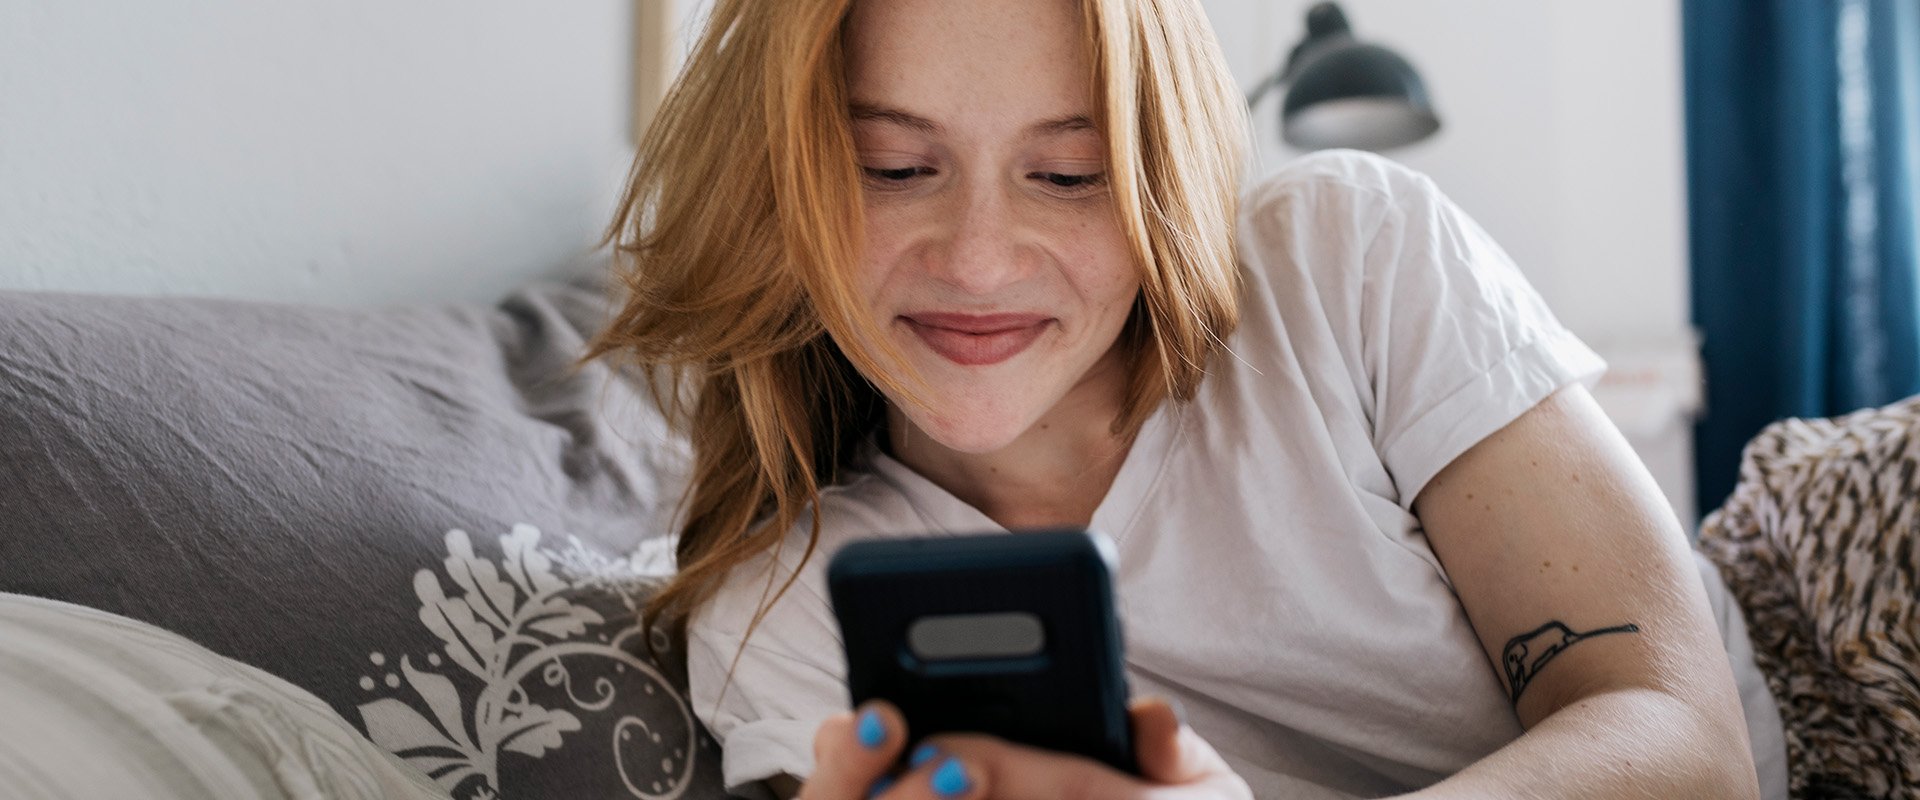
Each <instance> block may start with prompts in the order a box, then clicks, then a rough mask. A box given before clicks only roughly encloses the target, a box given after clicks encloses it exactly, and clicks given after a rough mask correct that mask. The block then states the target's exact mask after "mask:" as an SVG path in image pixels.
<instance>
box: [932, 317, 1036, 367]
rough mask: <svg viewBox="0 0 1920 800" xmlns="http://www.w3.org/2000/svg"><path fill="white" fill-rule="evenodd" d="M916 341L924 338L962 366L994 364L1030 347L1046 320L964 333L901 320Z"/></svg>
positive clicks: (944, 356)
mask: <svg viewBox="0 0 1920 800" xmlns="http://www.w3.org/2000/svg"><path fill="white" fill-rule="evenodd" d="M905 322H906V323H907V327H909V328H912V329H913V332H914V334H915V335H917V336H919V337H920V341H922V342H925V343H926V345H927V347H928V348H930V349H932V350H933V352H935V353H939V354H940V357H941V358H944V359H946V360H948V361H951V362H953V363H955V364H959V365H960V366H963V367H984V366H987V365H989V364H998V363H1000V362H1002V361H1005V360H1007V359H1009V358H1013V357H1014V356H1017V355H1019V354H1020V353H1022V352H1023V351H1025V350H1026V349H1027V348H1029V347H1032V346H1033V343H1034V341H1035V340H1037V339H1039V338H1040V334H1042V333H1045V332H1046V330H1047V323H1046V322H1039V323H1035V324H1033V325H1029V326H1027V327H1024V328H1012V329H1009V330H1004V331H995V332H993V333H967V332H965V331H956V330H953V329H951V328H936V327H933V326H931V325H922V324H920V323H918V322H914V321H913V320H911V319H907V320H905Z"/></svg>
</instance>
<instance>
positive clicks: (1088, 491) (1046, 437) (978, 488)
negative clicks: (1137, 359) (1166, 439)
mask: <svg viewBox="0 0 1920 800" xmlns="http://www.w3.org/2000/svg"><path fill="white" fill-rule="evenodd" d="M1126 380H1127V372H1126V369H1125V366H1124V364H1123V363H1122V360H1121V357H1120V355H1119V350H1118V349H1117V348H1116V349H1115V350H1114V351H1112V352H1109V353H1108V354H1107V355H1106V356H1105V357H1103V358H1102V359H1101V360H1100V362H1099V363H1098V364H1096V365H1095V366H1094V368H1093V369H1092V370H1090V371H1089V372H1088V373H1087V377H1086V378H1085V379H1083V380H1082V381H1081V382H1080V383H1078V384H1076V385H1075V386H1074V387H1073V389H1072V390H1070V391H1068V392H1067V395H1066V396H1065V397H1063V398H1061V400H1060V402H1059V403H1056V404H1055V405H1054V407H1053V408H1051V409H1048V410H1047V412H1046V413H1045V414H1043V415H1041V417H1040V419H1039V420H1037V421H1036V422H1035V423H1034V424H1033V426H1032V427H1029V428H1028V429H1027V431H1026V432H1025V433H1022V434H1021V435H1020V436H1019V438H1016V439H1014V440H1013V442H1011V443H1009V444H1008V445H1007V446H1006V447H1002V448H1000V449H998V450H995V451H992V452H989V453H963V452H959V451H957V450H953V449H951V448H948V447H945V446H943V445H941V444H940V443H939V442H936V441H934V440H933V438H932V437H930V436H927V435H926V434H925V433H923V432H922V431H921V430H920V429H919V428H916V427H914V425H913V423H912V422H911V421H910V420H908V419H907V416H906V415H905V414H903V413H901V412H900V410H899V409H898V408H897V407H894V406H892V405H891V404H889V406H888V408H887V442H888V444H889V446H890V448H891V450H892V451H893V456H894V458H896V459H898V460H899V461H900V462H901V463H903V464H905V465H907V466H909V467H912V468H913V470H914V471H915V472H918V473H920V474H921V475H923V476H925V477H926V478H927V479H928V480H930V481H933V482H934V483H935V484H936V485H938V486H939V487H940V488H942V489H945V490H947V491H948V492H950V493H952V494H953V496H954V497H957V498H959V499H960V500H962V501H964V502H966V503H967V504H968V505H971V506H973V507H974V508H976V509H979V510H980V511H981V513H983V514H986V515H987V517H988V518H989V519H992V520H993V521H994V522H996V523H999V524H1000V525H1001V526H1003V527H1005V528H1007V529H1009V530H1017V529H1022V528H1052V527H1085V526H1087V525H1088V524H1089V523H1090V522H1091V521H1092V520H1093V512H1094V510H1095V509H1097V508H1099V506H1100V501H1102V500H1104V499H1105V498H1106V496H1107V491H1108V490H1109V489H1110V488H1112V486H1113V479H1114V478H1115V476H1117V475H1118V474H1119V472H1120V465H1121V464H1122V463H1123V462H1124V461H1125V460H1126V455H1127V451H1128V449H1129V448H1130V447H1131V446H1132V444H1133V437H1132V434H1131V433H1126V434H1115V433H1114V431H1113V427H1114V421H1115V420H1117V419H1118V418H1119V415H1120V410H1121V407H1122V406H1123V405H1124V403H1125V396H1126Z"/></svg>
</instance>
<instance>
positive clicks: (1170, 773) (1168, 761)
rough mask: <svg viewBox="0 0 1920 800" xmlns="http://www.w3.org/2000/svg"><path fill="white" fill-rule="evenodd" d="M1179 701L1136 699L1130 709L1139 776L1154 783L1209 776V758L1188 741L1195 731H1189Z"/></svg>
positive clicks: (1190, 780)
mask: <svg viewBox="0 0 1920 800" xmlns="http://www.w3.org/2000/svg"><path fill="white" fill-rule="evenodd" d="M1176 703H1177V701H1174V700H1169V699H1167V698H1162V697H1148V698H1142V699H1137V700H1134V701H1133V703H1132V704H1131V705H1130V706H1129V708H1128V709H1127V710H1128V711H1129V712H1130V713H1131V714H1132V715H1133V750H1134V757H1135V758H1137V759H1139V762H1140V775H1141V777H1144V778H1146V779H1147V780H1149V781H1152V782H1154V783H1161V784H1180V783H1192V782H1194V781H1197V780H1200V779H1202V778H1204V777H1206V769H1207V763H1206V760H1205V759H1203V758H1199V757H1198V756H1199V753H1196V752H1194V748H1193V747H1192V746H1191V745H1192V743H1191V742H1189V741H1188V739H1189V738H1192V737H1193V733H1192V732H1191V731H1188V730H1186V723H1185V721H1184V720H1183V719H1182V717H1183V716H1184V715H1183V714H1182V713H1181V712H1180V710H1179V708H1178V707H1177V705H1176Z"/></svg>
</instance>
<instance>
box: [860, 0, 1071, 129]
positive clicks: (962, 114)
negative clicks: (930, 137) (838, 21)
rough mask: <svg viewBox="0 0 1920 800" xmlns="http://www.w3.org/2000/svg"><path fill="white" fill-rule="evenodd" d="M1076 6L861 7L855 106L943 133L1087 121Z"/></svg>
mask: <svg viewBox="0 0 1920 800" xmlns="http://www.w3.org/2000/svg"><path fill="white" fill-rule="evenodd" d="M1084 39H1085V37H1084V36H1083V34H1082V22H1081V18H1080V4H1079V2H1077V0H855V2H854V4H853V11H852V13H851V15H850V16H849V18H848V21H847V30H846V64H847V83H848V88H849V91H850V93H851V94H852V100H853V102H854V103H855V104H856V105H867V106H884V107H889V108H901V109H905V110H908V111H911V112H912V113H914V114H916V115H919V116H924V117H927V118H929V119H932V120H934V121H936V122H939V123H941V124H942V125H943V126H948V125H954V124H961V123H967V122H972V123H977V124H991V123H992V122H994V121H1000V122H1005V123H1008V124H1016V125H1025V124H1028V123H1031V122H1033V121H1035V120H1040V119H1054V118H1059V117H1061V116H1063V115H1070V114H1086V115H1090V113H1091V111H1092V109H1091V108H1090V98H1091V93H1090V91H1089V89H1090V87H1091V84H1092V76H1093V75H1092V69H1091V64H1090V62H1089V60H1088V57H1087V53H1086V49H1087V48H1086V47H1085V44H1084Z"/></svg>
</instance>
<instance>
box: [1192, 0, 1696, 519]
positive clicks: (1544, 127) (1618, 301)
mask: <svg viewBox="0 0 1920 800" xmlns="http://www.w3.org/2000/svg"><path fill="white" fill-rule="evenodd" d="M1203 5H1204V6H1205V7H1206V9H1207V12H1208V14H1209V16H1210V17H1211V19H1212V21H1213V24H1214V29H1215V31H1216V33H1217V35H1218V36H1219V38H1220V41H1221V46H1222V47H1223V48H1224V49H1225V51H1226V54H1227V58H1228V61H1229V62H1230V64H1231V66H1232V68H1233V71H1234V74H1235V76H1236V77H1237V78H1238V79H1239V81H1240V83H1241V85H1242V86H1244V87H1252V86H1254V85H1255V84H1256V83H1257V82H1258V81H1259V80H1260V79H1261V78H1262V77H1264V76H1265V75H1266V74H1268V73H1269V72H1271V71H1272V70H1273V69H1275V68H1277V67H1278V66H1279V65H1280V63H1281V62H1282V61H1283V59H1284V58H1285V55H1286V52H1287V50H1288V49H1289V48H1290V47H1291V46H1292V45H1293V43H1295V42H1296V41H1298V40H1299V38H1300V36H1301V34H1302V32H1303V29H1304V24H1303V19H1304V17H1305V13H1306V9H1307V8H1308V7H1310V6H1311V5H1312V2H1310V0H1203ZM1342 6H1343V7H1344V8H1345V10H1346V12H1347V16H1348V19H1349V21H1351V22H1352V24H1353V27H1354V31H1355V33H1356V35H1357V36H1358V37H1359V38H1360V39H1362V40H1366V41H1374V42H1377V43H1380V44H1385V45H1387V46H1390V47H1392V48H1394V49H1395V50H1397V51H1399V52H1400V53H1401V54H1402V55H1404V56H1406V57H1407V58H1408V59H1409V60H1411V61H1412V62H1413V63H1414V65H1415V67H1416V68H1417V69H1418V70H1419V71H1420V73H1421V75H1422V77H1424V78H1425V80H1426V83H1427V89H1428V91H1429V93H1430V94H1431V95H1432V97H1433V100H1434V103H1435V106H1436V108H1437V109H1438V111H1439V114H1440V116H1441V120H1442V123H1443V127H1442V129H1441V131H1440V133H1439V134H1438V135H1437V136H1436V137H1435V138H1432V139H1429V140H1428V141H1426V142H1422V143H1419V144H1416V145H1413V146H1411V147H1408V148H1406V149H1404V150H1400V151H1395V152H1391V153H1388V155H1390V156H1392V157H1394V158H1396V159H1398V160H1400V161H1402V162H1404V163H1406V164H1408V165H1409V166H1412V167H1414V168H1415V169H1418V170H1421V171H1423V172H1425V173H1427V174H1429V175H1431V176H1433V178H1434V180H1435V181H1436V182H1438V183H1439V185H1440V187H1441V188H1442V189H1443V190H1445V191H1446V192H1447V193H1448V194H1449V195H1450V196H1452V197H1453V198H1454V200H1455V201H1457V202H1458V203H1459V204H1460V205H1461V206H1462V207H1463V208H1465V209H1466V210H1467V211H1468V213H1470V214H1472V215H1473V216H1474V217H1475V219H1477V220H1479V221H1480V223H1481V224H1482V225H1484V226H1485V227H1486V228H1487V230H1488V231H1489V232H1490V233H1491V234H1492V235H1493V236H1494V238H1495V239H1497V240H1498V241H1500V242H1501V244H1502V245H1503V246H1504V247H1505V248H1506V249H1507V251H1508V252H1509V253H1510V254H1511V255H1512V256H1513V258H1514V260H1515V261H1517V262H1518V263H1519V264H1520V266H1521V268H1522V270H1524V271H1525V273H1526V274H1527V276H1528V278H1529V279H1530V280H1532V282H1533V284H1534V285H1535V287H1537V288H1538V289H1539V290H1540V292H1541V294H1542V295H1543V296H1545V297H1546V299H1547V302H1548V303H1549V304H1550V305H1551V306H1552V307H1553V309H1554V311H1555V313H1557V314H1558V315H1559V316H1560V318H1561V320H1562V321H1563V322H1565V323H1566V324H1567V325H1568V326H1569V327H1571V328H1572V329H1573V330H1574V332H1575V333H1578V334H1579V335H1580V336H1581V337H1582V338H1584V339H1585V340H1586V341H1587V342H1588V343H1589V344H1591V345H1594V346H1595V347H1596V348H1597V349H1599V350H1600V351H1601V352H1602V354H1603V355H1606V356H1607V357H1608V358H1609V359H1610V360H1611V361H1613V362H1614V366H1615V370H1614V372H1613V374H1612V375H1611V376H1610V382H1609V383H1607V384H1605V385H1603V387H1602V389H1601V391H1600V395H1601V399H1602V402H1603V404H1605V405H1606V406H1607V407H1608V410H1609V412H1610V413H1613V414H1614V416H1615V420H1616V421H1617V422H1619V423H1620V424H1621V426H1622V427H1623V428H1625V429H1626V430H1627V432H1628V433H1629V437H1630V438H1631V439H1632V440H1633V442H1634V444H1635V446H1636V448H1637V449H1638V450H1639V452H1640V454H1641V456H1642V458H1643V460H1645V461H1646V462H1647V464H1648V466H1649V467H1650V468H1651V469H1652V471H1653V472H1654V475H1655V477H1656V478H1657V479H1658V480H1659V481H1660V482H1661V485H1662V487H1663V488H1664V489H1665V490H1666V492H1667V494H1668V496H1669V499H1671V500H1672V501H1673V503H1674V505H1675V507H1676V510H1677V511H1678V512H1679V513H1680V515H1681V517H1682V519H1684V520H1687V521H1688V522H1691V521H1692V500H1691V496H1692V477H1691V470H1692V443H1691V429H1690V428H1689V427H1687V426H1686V424H1685V423H1684V417H1683V416H1681V412H1682V411H1683V410H1684V408H1685V407H1686V406H1688V405H1689V404H1690V403H1691V402H1692V401H1693V399H1694V395H1695V394H1696V393H1697V384H1696V383H1695V382H1694V380H1693V377H1692V376H1693V374H1695V370H1696V369H1697V367H1696V365H1695V362H1694V359H1693V358H1692V355H1691V353H1692V348H1691V345H1690V342H1691V341H1692V337H1691V335H1690V333H1689V331H1690V327H1689V324H1688V310H1687V307H1688V284H1687V266H1686V265H1687V242H1686V223H1687V217H1686V186H1685V177H1686V162H1685V151H1684V144H1685V132H1684V127H1683V126H1684V108H1683V105H1682V103H1683V93H1682V92H1683V86H1682V72H1681V51H1680V8H1679V3H1678V2H1676V0H1613V1H1612V2H1541V1H1540V0H1446V2H1433V0H1345V2H1343V3H1342ZM1279 101H1280V97H1279V95H1278V94H1277V93H1276V94H1274V95H1272V96H1270V97H1269V98H1268V99H1267V100H1266V101H1265V102H1263V103H1261V105H1260V106H1259V107H1258V108H1257V109H1256V111H1255V115H1256V116H1255V122H1256V125H1257V126H1258V127H1259V136H1260V142H1261V155H1262V156H1263V158H1264V161H1265V165H1266V166H1268V167H1271V166H1273V165H1275V164H1278V163H1280V162H1282V161H1284V160H1286V159H1287V158H1290V157H1292V156H1294V155H1297V153H1295V152H1294V151H1291V150H1289V149H1287V148H1286V147H1285V146H1284V145H1283V144H1281V143H1280V140H1279V135H1278V130H1279V124H1278V114H1279V105H1280V103H1279Z"/></svg>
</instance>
